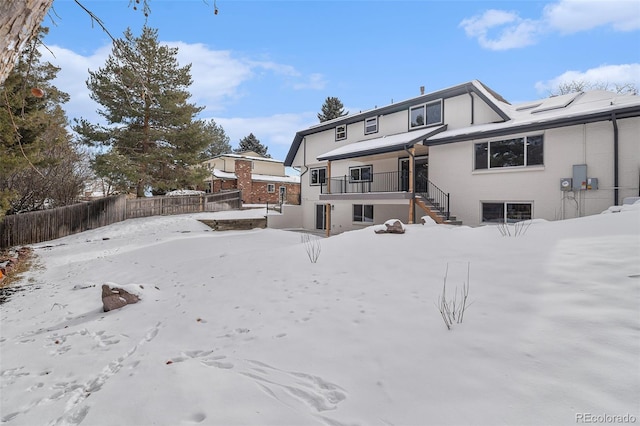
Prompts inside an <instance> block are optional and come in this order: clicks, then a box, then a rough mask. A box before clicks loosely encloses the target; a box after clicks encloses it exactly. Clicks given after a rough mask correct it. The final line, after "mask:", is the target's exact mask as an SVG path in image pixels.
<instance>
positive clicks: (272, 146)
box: [212, 112, 318, 160]
mask: <svg viewBox="0 0 640 426" xmlns="http://www.w3.org/2000/svg"><path fill="white" fill-rule="evenodd" d="M212 118H213V119H214V120H215V122H216V124H218V125H220V126H222V128H223V129H224V131H225V133H226V134H227V136H229V138H230V139H231V146H232V147H233V148H235V147H237V146H238V142H239V141H240V139H242V138H244V137H245V136H249V133H253V134H254V135H255V137H256V138H258V140H260V142H261V143H262V144H263V145H266V146H267V147H268V148H269V151H268V152H269V154H271V156H272V157H273V158H276V159H278V160H284V157H285V156H286V154H287V151H288V150H289V146H290V145H291V142H292V141H293V137H294V136H295V134H296V132H297V131H298V130H300V129H305V128H307V127H309V126H311V125H313V124H317V121H318V119H317V117H316V114H315V113H312V112H306V113H300V114H274V115H271V116H265V117H251V118H240V117H233V118H223V117H212Z"/></svg>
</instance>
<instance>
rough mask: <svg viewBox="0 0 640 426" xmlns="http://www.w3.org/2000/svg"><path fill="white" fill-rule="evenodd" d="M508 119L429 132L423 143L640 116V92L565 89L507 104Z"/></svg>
mask: <svg viewBox="0 0 640 426" xmlns="http://www.w3.org/2000/svg"><path fill="white" fill-rule="evenodd" d="M508 108H509V109H510V111H509V115H510V116H511V119H509V120H507V121H505V122H502V123H489V124H480V125H476V126H470V127H465V128H460V129H451V130H447V131H444V132H441V133H438V134H436V135H433V136H431V137H430V138H429V139H428V140H427V141H426V142H425V145H440V144H444V143H452V142H460V141H465V140H469V139H474V138H491V137H497V136H503V135H508V134H514V133H520V132H533V131H538V130H544V129H551V128H555V127H564V126H571V125H576V124H584V123H590V122H596V121H604V120H610V119H611V118H612V115H613V114H615V117H616V119H622V118H627V117H637V116H640V96H636V95H630V94H616V93H612V92H607V91H604V90H593V91H589V92H580V93H569V94H566V95H562V96H555V97H551V98H547V99H541V100H539V101H535V102H526V103H522V104H517V105H510V106H509V107H508Z"/></svg>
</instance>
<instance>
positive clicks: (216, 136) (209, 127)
mask: <svg viewBox="0 0 640 426" xmlns="http://www.w3.org/2000/svg"><path fill="white" fill-rule="evenodd" d="M205 131H206V132H207V135H208V138H207V140H208V142H209V145H208V146H207V147H206V148H205V150H204V151H203V152H202V154H201V156H200V159H201V160H207V159H209V158H212V157H215V156H216V155H220V154H227V153H229V152H231V144H230V143H229V142H230V141H231V139H230V138H229V136H227V134H226V133H225V132H224V129H223V128H222V126H220V125H218V124H216V122H215V121H214V120H211V121H208V122H207V123H206V124H205Z"/></svg>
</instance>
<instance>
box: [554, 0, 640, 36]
mask: <svg viewBox="0 0 640 426" xmlns="http://www.w3.org/2000/svg"><path fill="white" fill-rule="evenodd" d="M543 20H544V21H545V22H546V23H547V25H548V26H549V27H550V28H551V29H553V30H555V31H559V32H561V33H575V32H579V31H585V30H590V29H592V28H596V27H600V26H606V25H611V27H613V29H614V30H617V31H633V30H637V29H640V3H638V2H637V1H636V0H622V1H620V0H607V1H602V0H561V1H559V2H557V3H553V4H550V5H547V6H545V8H544V12H543Z"/></svg>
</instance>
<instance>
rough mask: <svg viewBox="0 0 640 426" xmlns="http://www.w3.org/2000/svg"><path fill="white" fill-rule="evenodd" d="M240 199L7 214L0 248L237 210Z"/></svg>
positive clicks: (118, 200) (114, 201)
mask: <svg viewBox="0 0 640 426" xmlns="http://www.w3.org/2000/svg"><path fill="white" fill-rule="evenodd" d="M241 199H242V198H241V192H240V191H229V192H223V193H218V194H206V195H202V196H180V197H152V198H140V199H138V198H136V199H129V200H128V199H126V197H125V196H124V195H118V196H113V197H106V198H101V199H99V200H94V201H88V202H85V203H79V204H73V205H70V206H65V207H59V208H56V209H50V210H41V211H36V212H29V213H21V214H15V215H9V216H5V217H4V219H2V221H0V249H5V248H8V247H13V246H17V245H24V244H35V243H40V242H42V241H49V240H55V239H56V238H62V237H66V236H67V235H72V234H76V233H78V232H83V231H87V230H89V229H94V228H99V227H101V226H106V225H110V224H112V223H116V222H121V221H123V220H125V219H132V218H138V217H148V216H156V215H172V214H184V213H198V212H215V211H221V210H232V209H239V208H241V207H242V201H241Z"/></svg>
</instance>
